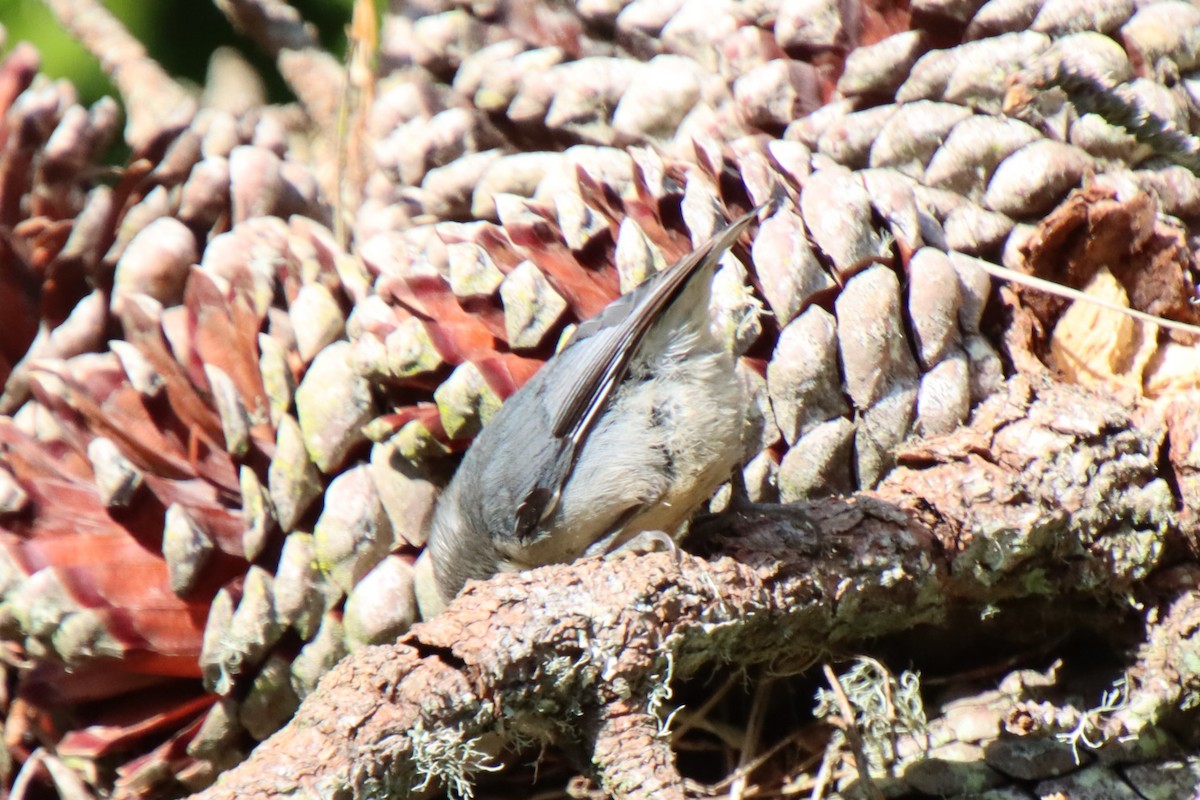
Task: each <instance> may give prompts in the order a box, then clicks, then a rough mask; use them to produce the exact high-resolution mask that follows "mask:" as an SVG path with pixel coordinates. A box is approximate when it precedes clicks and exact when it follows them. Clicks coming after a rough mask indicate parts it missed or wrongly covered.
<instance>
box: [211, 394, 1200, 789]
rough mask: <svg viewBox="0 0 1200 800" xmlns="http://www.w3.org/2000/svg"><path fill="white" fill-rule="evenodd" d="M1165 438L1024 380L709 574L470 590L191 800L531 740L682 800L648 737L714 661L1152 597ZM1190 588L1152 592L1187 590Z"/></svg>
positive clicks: (751, 540)
mask: <svg viewBox="0 0 1200 800" xmlns="http://www.w3.org/2000/svg"><path fill="white" fill-rule="evenodd" d="M1164 431H1165V427H1164V424H1163V422H1162V420H1161V419H1160V418H1158V417H1157V416H1156V415H1154V414H1147V413H1145V412H1144V411H1143V412H1137V413H1135V412H1134V411H1133V410H1132V409H1130V408H1127V407H1124V406H1121V405H1119V404H1118V403H1116V402H1115V401H1112V400H1109V399H1106V398H1103V397H1101V396H1099V395H1095V394H1091V393H1088V392H1084V391H1081V390H1078V389H1073V388H1070V387H1064V386H1061V385H1057V384H1054V383H1051V382H1048V381H1047V382H1039V381H1036V380H1033V381H1031V380H1028V379H1025V378H1020V377H1018V378H1015V379H1013V380H1012V381H1011V382H1010V384H1009V386H1008V389H1007V391H1006V392H1003V393H1001V394H1000V395H999V396H997V397H994V398H992V399H991V400H989V401H988V402H986V403H985V404H984V405H983V406H982V407H981V408H980V409H979V411H978V412H977V413H976V415H975V418H974V420H973V421H972V424H971V425H970V426H969V427H966V428H964V429H962V430H961V431H959V432H957V433H955V434H953V435H950V436H947V437H943V438H940V439H936V440H930V441H927V442H925V443H922V444H919V445H916V446H912V447H909V448H908V449H907V450H905V451H904V452H903V453H902V454H901V464H902V466H901V467H900V468H898V469H896V470H895V471H894V472H893V473H892V474H891V475H890V477H889V478H888V479H887V480H886V481H885V482H884V483H883V485H881V486H880V488H879V489H878V490H877V491H874V492H870V493H862V494H860V495H858V496H855V497H850V498H845V499H828V500H823V501H819V502H814V503H809V504H805V505H798V506H787V507H785V506H775V507H761V506H757V507H753V508H750V509H747V510H744V511H737V512H734V513H731V514H728V515H725V516H723V517H720V518H717V519H715V520H712V521H710V522H709V523H708V524H707V525H703V526H700V528H701V530H700V531H699V532H700V533H702V534H703V539H704V544H703V549H704V550H706V551H708V550H711V555H709V556H708V557H703V558H702V557H698V556H696V555H692V554H689V553H680V554H677V555H676V554H669V553H656V554H648V555H628V556H618V557H614V558H610V559H589V560H584V561H580V562H576V563H574V564H570V565H565V566H555V567H547V568H543V569H539V570H535V571H532V572H527V573H520V574H512V575H504V576H501V577H498V578H496V579H494V580H491V581H488V582H487V583H482V584H472V585H470V586H469V587H468V589H467V590H466V591H465V592H464V593H463V594H462V595H461V596H460V597H459V599H458V600H457V601H456V602H455V603H454V604H453V605H452V606H451V608H450V609H449V610H448V611H446V612H445V613H444V614H442V615H441V616H439V617H437V618H436V619H434V620H433V621H431V622H429V623H425V624H421V625H417V626H416V627H414V628H413V629H412V631H411V632H410V633H409V634H408V635H407V636H405V637H404V638H403V639H402V640H401V641H400V642H398V643H397V644H396V645H394V646H386V647H374V648H370V649H367V650H364V651H361V652H359V653H357V654H356V655H354V656H352V657H350V658H348V659H346V660H345V661H344V662H343V663H342V664H340V665H339V666H338V667H337V668H336V669H335V670H333V671H332V672H331V673H330V674H329V675H327V676H326V677H325V678H324V679H323V681H322V682H321V685H320V688H319V689H318V691H317V692H316V693H315V694H314V695H312V696H310V697H309V698H308V700H306V701H305V703H304V704H303V706H302V707H301V709H300V711H299V713H298V714H297V715H296V717H295V718H294V719H293V721H292V722H291V723H290V724H289V725H288V726H287V727H286V728H284V729H283V730H281V731H280V732H279V733H278V734H276V735H275V736H273V737H272V738H271V739H269V740H268V741H267V742H265V743H264V744H263V745H261V746H260V747H259V748H258V750H257V751H256V752H255V753H254V754H253V756H252V757H251V758H250V759H249V760H247V761H246V762H245V763H243V764H242V765H241V766H239V767H237V768H236V769H234V770H232V771H231V772H229V773H227V774H225V775H223V776H222V778H221V779H220V781H219V783H218V784H217V785H216V786H214V787H212V788H211V789H209V790H208V791H206V792H204V793H202V794H200V795H197V797H203V798H234V797H277V796H302V797H303V796H314V797H315V796H321V797H365V796H374V797H378V796H404V795H405V794H407V793H409V792H411V791H413V790H414V789H419V788H420V787H425V786H434V785H438V784H439V783H440V784H443V785H447V786H448V788H450V789H451V790H452V791H453V790H455V789H458V790H460V791H461V789H462V788H463V786H464V784H463V783H462V782H464V781H469V780H470V775H471V772H472V770H473V769H483V768H492V767H493V762H492V761H491V760H490V758H489V756H488V754H489V753H497V752H499V751H500V746H501V745H502V744H508V745H530V744H536V743H571V744H573V745H579V746H581V747H582V750H581V752H583V753H584V754H585V756H586V757H587V758H588V759H590V760H591V761H592V768H593V770H594V775H595V777H596V778H597V779H598V780H599V781H600V782H601V786H602V788H603V789H604V790H605V791H607V792H609V793H611V794H612V795H613V796H615V797H622V798H651V797H654V798H662V797H682V796H683V783H682V779H681V778H680V775H679V773H678V772H677V771H676V769H675V766H674V763H673V756H672V754H671V751H670V749H669V748H668V746H667V743H666V739H665V738H663V737H656V735H655V734H656V733H657V731H658V726H659V720H662V719H665V717H666V713H667V712H666V709H665V708H664V705H665V704H666V700H667V698H668V696H669V695H668V694H667V692H668V686H669V684H670V682H671V681H672V680H678V679H686V678H687V677H689V676H691V675H694V674H696V673H697V671H698V670H701V669H702V668H706V667H712V666H713V665H716V664H734V665H738V666H742V667H750V666H752V665H756V664H769V665H770V666H771V668H772V670H773V671H774V672H776V673H782V674H787V673H788V672H794V671H797V670H798V669H799V668H800V666H801V665H806V664H808V663H811V661H812V659H813V658H814V657H817V656H819V655H820V654H822V653H827V652H830V651H840V650H843V649H844V648H845V647H847V646H848V645H849V644H851V643H853V642H855V641H861V640H863V639H866V638H868V637H874V636H879V635H883V634H888V633H893V632H897V631H902V630H906V629H909V628H911V627H913V626H916V625H918V624H925V623H929V624H937V623H938V622H940V621H944V620H945V619H946V618H947V615H948V614H949V613H951V612H958V611H962V610H964V609H967V610H969V609H973V608H981V607H983V606H985V605H987V606H997V605H1003V604H1004V603H1006V602H1009V601H1016V600H1021V599H1027V598H1039V599H1042V600H1045V601H1050V600H1054V599H1056V598H1085V599H1101V600H1103V599H1104V598H1105V596H1107V597H1108V598H1110V599H1111V598H1113V597H1117V596H1120V595H1123V594H1126V593H1129V592H1133V591H1135V590H1138V591H1144V590H1145V589H1150V590H1151V592H1153V591H1154V586H1153V585H1152V584H1153V582H1150V583H1147V578H1148V577H1149V576H1151V575H1152V573H1154V572H1155V571H1156V570H1160V569H1161V568H1162V567H1163V566H1164V564H1165V562H1166V561H1167V560H1169V559H1170V557H1171V553H1173V552H1179V551H1178V549H1177V548H1178V542H1179V541H1180V534H1181V533H1182V531H1180V529H1179V527H1178V520H1179V519H1180V517H1179V514H1178V508H1179V506H1180V504H1181V503H1180V498H1179V497H1178V496H1176V494H1174V493H1173V491H1172V487H1171V486H1169V485H1168V484H1167V482H1166V481H1164V480H1163V479H1162V478H1160V477H1159V462H1160V450H1161V449H1162V446H1163V442H1164ZM1176 578H1177V580H1176V582H1175V583H1174V584H1172V582H1171V581H1167V582H1166V583H1162V585H1160V586H1159V590H1161V591H1163V592H1168V591H1170V592H1172V593H1173V592H1174V591H1178V590H1179V588H1180V584H1179V583H1178V576H1176ZM1160 583H1161V582H1160ZM1186 583H1187V582H1186V581H1184V584H1186ZM1167 584H1172V585H1173V587H1174V588H1173V589H1168V588H1167ZM1171 669H1173V670H1175V671H1176V673H1177V674H1178V670H1179V669H1180V667H1179V664H1177V663H1174V665H1173V666H1172V667H1171ZM1190 680H1191V681H1192V682H1193V684H1192V685H1194V681H1195V678H1194V677H1192V678H1191V679H1190ZM1174 684H1175V685H1177V686H1184V685H1187V679H1184V680H1180V679H1179V678H1178V677H1177V678H1176V680H1175V681H1174ZM1156 702H1157V701H1156ZM581 732H582V733H581ZM581 735H582V736H583V738H584V741H582V742H580V741H578V739H577V737H579V736H581Z"/></svg>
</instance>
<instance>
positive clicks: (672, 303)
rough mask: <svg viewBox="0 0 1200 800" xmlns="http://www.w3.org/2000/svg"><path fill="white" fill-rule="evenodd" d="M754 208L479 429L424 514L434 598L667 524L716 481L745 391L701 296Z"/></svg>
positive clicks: (729, 451)
mask: <svg viewBox="0 0 1200 800" xmlns="http://www.w3.org/2000/svg"><path fill="white" fill-rule="evenodd" d="M757 212H758V210H757V209H756V210H755V211H751V212H750V213H748V214H746V215H745V216H743V217H740V218H738V219H737V220H735V221H734V222H733V223H731V224H730V225H729V227H727V228H725V230H723V231H721V232H720V233H719V234H717V235H716V236H714V237H713V238H712V239H711V240H709V241H708V242H707V243H705V244H704V245H702V246H701V247H699V248H698V249H696V250H695V251H693V252H692V253H690V254H688V255H687V256H685V257H684V258H683V259H682V260H680V261H679V262H678V263H676V264H675V265H674V266H672V267H669V268H668V269H665V270H663V271H662V272H659V273H658V274H656V275H653V276H652V277H650V278H648V279H647V280H645V281H644V282H642V283H641V284H640V285H639V286H638V287H637V288H636V289H634V290H633V291H632V292H629V293H628V294H626V295H624V296H622V297H619V298H617V299H616V300H614V301H613V302H612V303H610V304H609V305H608V306H606V307H605V308H604V310H603V311H601V312H600V313H599V314H597V315H596V316H595V317H593V318H591V319H589V320H587V321H585V322H583V323H581V324H580V325H579V327H578V328H577V329H576V331H575V333H574V335H573V336H572V337H571V339H570V340H569V341H568V343H567V344H566V346H565V347H564V348H563V349H562V350H561V351H560V352H559V353H558V354H556V355H555V356H554V357H553V358H551V359H550V360H549V361H547V362H546V364H545V366H543V367H542V368H541V370H539V371H538V373H537V374H536V375H534V377H533V378H532V379H530V380H529V382H528V383H526V384H525V385H524V386H522V387H521V389H520V390H519V391H518V392H516V394H514V395H513V396H512V397H510V398H509V399H508V400H507V401H506V402H505V404H504V406H503V407H502V408H501V409H500V411H499V412H497V414H496V416H495V417H493V418H492V420H491V421H490V422H489V423H488V424H487V425H485V426H484V428H483V431H482V432H481V433H480V434H479V436H478V437H477V438H476V439H475V441H474V443H473V444H472V445H471V447H470V449H468V451H467V454H466V456H465V457H464V458H463V461H462V464H461V465H460V466H459V468H458V471H457V472H456V473H455V475H454V478H453V480H451V482H450V485H449V486H448V487H447V488H446V491H445V492H444V493H443V494H442V496H441V498H440V499H439V501H438V504H437V509H436V510H435V512H434V516H433V522H432V526H431V529H430V534H429V550H430V557H431V558H432V567H433V572H434V577H435V581H436V585H437V592H438V594H439V595H440V596H441V600H442V602H449V601H450V600H452V599H453V598H454V596H455V595H456V594H458V592H459V590H460V589H461V588H462V586H463V584H464V583H465V582H466V581H468V580H470V579H472V578H477V579H485V578H489V577H491V576H492V575H494V574H496V573H497V572H499V571H515V570H521V569H526V568H529V567H535V566H540V565H543V564H550V563H556V562H567V561H572V560H574V559H576V558H578V557H580V556H582V555H585V554H592V553H607V552H611V551H612V550H613V549H615V548H617V547H619V546H621V545H622V544H624V543H626V542H627V541H629V540H631V539H632V538H633V537H634V536H636V535H637V534H639V533H643V532H655V531H661V532H665V533H667V534H669V535H672V534H676V533H677V531H678V529H679V528H680V527H681V526H682V525H683V523H684V522H686V521H687V519H688V518H689V517H690V516H691V514H692V512H693V511H694V510H695V509H696V508H697V506H699V505H700V504H701V503H703V502H704V501H706V500H708V499H709V497H711V496H712V493H713V491H715V490H716V488H717V487H718V486H719V485H720V484H721V483H722V482H724V481H725V480H727V479H728V478H729V476H730V473H731V472H732V471H733V469H734V468H735V467H736V466H737V464H738V462H739V461H740V460H741V459H742V456H743V443H742V431H743V425H744V421H745V418H746V408H747V399H746V396H745V389H744V387H743V384H742V381H741V379H740V378H739V377H738V375H737V373H736V372H735V370H734V359H733V356H732V354H730V353H729V351H728V350H727V349H726V348H725V346H724V345H723V344H722V343H721V342H720V341H719V340H718V339H717V337H716V336H715V335H714V334H713V333H712V331H711V330H710V324H711V315H710V313H709V297H710V295H711V289H712V277H713V274H714V272H715V271H716V266H717V264H718V262H719V261H720V259H721V255H722V253H724V252H725V251H726V250H727V249H729V248H730V247H731V246H732V245H733V243H734V242H735V241H737V239H738V237H739V236H740V235H741V234H742V232H743V231H745V229H746V227H747V226H748V225H749V224H750V222H751V221H752V220H753V219H754V218H755V216H756V214H757Z"/></svg>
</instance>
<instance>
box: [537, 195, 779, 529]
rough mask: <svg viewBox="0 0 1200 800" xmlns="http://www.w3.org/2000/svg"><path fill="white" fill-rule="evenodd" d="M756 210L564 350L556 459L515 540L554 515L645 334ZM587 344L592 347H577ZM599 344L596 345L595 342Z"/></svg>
mask: <svg viewBox="0 0 1200 800" xmlns="http://www.w3.org/2000/svg"><path fill="white" fill-rule="evenodd" d="M758 211H759V209H757V208H756V209H754V210H753V211H751V212H749V213H747V214H745V215H743V216H741V217H739V218H738V219H736V220H734V221H733V222H731V223H730V224H729V226H728V227H726V228H725V229H724V230H723V231H721V232H720V233H719V234H717V235H716V236H714V237H713V238H712V239H710V240H709V241H708V242H706V243H705V244H703V245H701V246H700V247H699V248H697V249H696V250H694V251H692V252H691V253H689V254H688V255H687V256H685V257H684V258H682V259H680V260H679V261H678V262H676V263H675V264H674V265H673V266H671V267H669V268H668V269H665V270H663V271H662V272H660V273H658V274H657V275H654V276H653V277H651V278H649V279H647V280H646V281H644V282H642V284H641V285H639V286H638V287H637V288H636V289H634V290H633V291H632V292H630V293H628V294H627V295H625V296H623V297H621V298H619V299H618V300H616V301H614V302H612V303H610V304H609V305H608V306H606V307H605V308H604V310H603V311H601V312H600V313H599V314H597V315H596V316H595V317H593V318H591V319H589V320H587V321H586V322H583V323H581V324H580V326H579V327H578V328H577V329H576V331H575V334H574V336H572V337H571V339H570V341H569V342H568V344H567V346H566V348H564V349H563V351H562V352H561V353H559V355H558V356H556V358H560V357H564V356H566V355H567V353H568V351H573V353H572V355H574V356H575V357H576V358H580V357H581V358H582V359H583V360H582V361H581V362H578V363H573V364H572V367H573V369H572V375H571V378H572V381H571V385H570V387H569V391H568V392H567V394H566V395H565V397H563V398H562V399H561V402H558V403H555V407H554V408H551V409H549V411H550V415H551V432H552V433H553V435H554V436H555V437H556V439H558V442H559V451H558V457H557V458H555V459H553V462H552V464H551V465H550V468H549V469H548V470H545V471H543V472H542V474H540V475H538V476H537V478H536V479H535V481H534V485H533V487H532V488H531V489H530V490H529V492H528V493H527V494H526V496H525V498H524V500H523V501H522V502H521V503H520V505H519V506H518V508H517V514H516V520H515V530H514V533H515V534H516V535H517V536H518V537H520V538H528V537H530V536H532V535H534V534H535V533H536V531H537V528H538V526H539V525H540V523H541V522H542V521H544V520H545V519H546V518H547V517H548V516H549V515H550V514H552V513H553V512H554V509H555V507H556V506H557V504H558V500H559V497H560V495H561V493H562V487H563V485H564V484H565V483H566V481H567V479H568V478H569V477H570V474H571V470H572V469H574V466H575V460H576V458H577V457H578V454H579V450H580V448H581V447H582V445H583V443H584V441H586V439H587V436H588V434H589V433H590V431H591V429H592V426H593V425H594V424H595V422H596V420H597V419H598V418H599V416H600V414H601V413H602V412H603V411H604V409H605V408H606V407H607V405H608V401H609V400H610V399H611V398H612V395H613V392H614V391H615V389H616V388H617V386H618V385H619V384H620V383H621V381H622V380H623V379H624V377H625V375H626V373H627V372H628V370H629V365H630V362H631V361H632V360H633V357H634V355H635V354H636V353H637V350H638V346H639V345H640V344H641V341H642V339H643V338H644V337H645V335H646V333H647V332H648V331H649V330H650V328H651V327H652V326H653V324H654V322H655V320H657V319H658V318H659V316H660V315H661V314H662V312H663V310H664V309H666V308H667V307H668V306H669V305H670V304H671V303H672V301H674V299H675V298H676V297H678V296H679V294H680V292H681V291H682V290H683V288H684V287H685V286H686V285H687V283H688V280H689V279H690V278H691V277H692V276H693V275H695V274H697V273H698V272H700V271H701V270H702V268H704V267H708V266H711V265H713V264H715V263H716V261H717V260H718V259H720V257H721V254H722V253H723V252H725V250H727V249H729V248H730V247H732V246H733V243H734V242H735V241H737V239H738V237H739V236H741V234H742V232H743V231H744V230H745V229H746V227H747V226H748V225H749V224H750V222H751V221H752V220H753V219H754V218H755V216H756V215H757V214H758ZM584 340H591V341H590V342H589V344H591V345H592V346H591V347H585V348H579V347H577V346H576V345H578V344H579V343H581V342H583V341H584ZM597 340H599V341H597Z"/></svg>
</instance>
